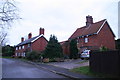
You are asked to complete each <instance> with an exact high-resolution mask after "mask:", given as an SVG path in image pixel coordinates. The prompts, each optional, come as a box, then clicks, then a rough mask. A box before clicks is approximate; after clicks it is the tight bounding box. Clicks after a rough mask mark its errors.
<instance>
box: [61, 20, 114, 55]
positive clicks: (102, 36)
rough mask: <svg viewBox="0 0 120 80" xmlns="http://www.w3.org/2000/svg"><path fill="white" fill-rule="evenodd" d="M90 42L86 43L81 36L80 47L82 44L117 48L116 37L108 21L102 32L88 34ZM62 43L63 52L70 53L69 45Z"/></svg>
mask: <svg viewBox="0 0 120 80" xmlns="http://www.w3.org/2000/svg"><path fill="white" fill-rule="evenodd" d="M87 38H88V43H85V40H84V39H85V38H80V39H79V40H78V42H79V43H78V44H77V46H78V48H80V47H82V46H94V47H96V48H97V49H99V48H100V47H101V46H105V47H107V48H109V49H111V50H114V49H115V39H114V35H113V34H112V32H111V30H110V28H109V25H108V23H107V22H106V23H105V25H104V26H103V27H102V29H101V30H100V32H99V33H98V34H96V35H92V36H88V37H87ZM66 46H67V45H62V48H63V52H64V53H67V54H69V52H68V51H69V46H68V47H66Z"/></svg>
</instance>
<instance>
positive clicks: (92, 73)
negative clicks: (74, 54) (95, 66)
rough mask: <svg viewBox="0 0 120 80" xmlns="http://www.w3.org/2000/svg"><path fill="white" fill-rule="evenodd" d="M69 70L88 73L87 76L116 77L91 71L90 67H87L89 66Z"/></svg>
mask: <svg viewBox="0 0 120 80" xmlns="http://www.w3.org/2000/svg"><path fill="white" fill-rule="evenodd" d="M70 71H72V72H76V73H79V74H84V75H88V76H93V77H98V78H116V76H111V75H107V74H102V73H95V72H91V71H90V69H89V66H83V67H79V68H74V69H71V70H70Z"/></svg>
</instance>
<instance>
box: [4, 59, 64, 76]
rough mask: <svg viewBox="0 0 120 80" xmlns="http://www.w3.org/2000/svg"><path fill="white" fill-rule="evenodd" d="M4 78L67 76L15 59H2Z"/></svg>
mask: <svg viewBox="0 0 120 80" xmlns="http://www.w3.org/2000/svg"><path fill="white" fill-rule="evenodd" d="M2 77H3V78H65V77H64V76H61V75H58V74H55V73H52V72H50V71H47V70H44V69H42V68H40V67H35V66H34V65H32V64H29V63H25V62H22V61H20V60H15V59H4V58H3V59H2Z"/></svg>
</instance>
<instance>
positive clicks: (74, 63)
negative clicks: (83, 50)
mask: <svg viewBox="0 0 120 80" xmlns="http://www.w3.org/2000/svg"><path fill="white" fill-rule="evenodd" d="M47 64H49V65H53V66H57V67H62V68H66V69H73V68H77V67H82V66H89V61H88V60H86V61H85V60H81V59H68V60H65V62H50V63H47Z"/></svg>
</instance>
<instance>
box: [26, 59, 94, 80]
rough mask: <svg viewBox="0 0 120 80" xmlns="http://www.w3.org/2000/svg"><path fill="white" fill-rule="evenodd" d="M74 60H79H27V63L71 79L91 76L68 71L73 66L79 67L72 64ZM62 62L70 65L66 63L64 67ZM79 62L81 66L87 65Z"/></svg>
mask: <svg viewBox="0 0 120 80" xmlns="http://www.w3.org/2000/svg"><path fill="white" fill-rule="evenodd" d="M75 62H77V63H78V62H79V60H76V61H74V60H71V61H65V62H52V63H35V62H31V61H27V63H30V64H33V65H35V66H36V67H40V68H42V69H45V70H48V71H51V72H53V73H56V74H59V75H63V76H65V77H68V78H71V79H82V80H84V79H90V78H93V77H91V76H87V75H83V74H78V73H75V72H71V71H69V70H70V69H72V68H75V67H76V66H77V67H80V65H79V66H78V64H77V63H76V65H75V64H74V63H75ZM66 63H67V64H66ZM70 63H71V64H70ZM58 64H59V65H58ZM62 64H64V65H65V64H66V65H68V64H70V65H71V66H72V67H70V65H68V66H67V67H66V66H65V67H64V66H63V65H62ZM73 64H74V65H73ZM81 64H82V66H86V65H89V64H88V62H85V64H83V63H81ZM60 65H61V66H60Z"/></svg>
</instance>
